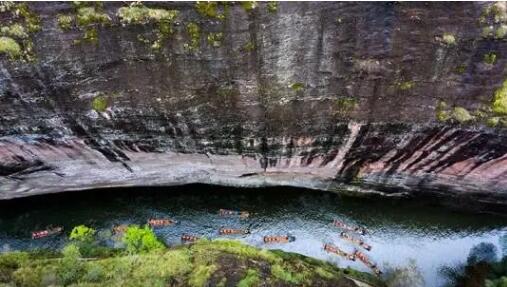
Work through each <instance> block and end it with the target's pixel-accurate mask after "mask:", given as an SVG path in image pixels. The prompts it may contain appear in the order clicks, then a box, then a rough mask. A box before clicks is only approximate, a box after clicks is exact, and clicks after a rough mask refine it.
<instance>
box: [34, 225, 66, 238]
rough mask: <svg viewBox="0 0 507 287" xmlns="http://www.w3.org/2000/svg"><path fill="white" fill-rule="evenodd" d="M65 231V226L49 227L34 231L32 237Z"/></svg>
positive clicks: (41, 236)
mask: <svg viewBox="0 0 507 287" xmlns="http://www.w3.org/2000/svg"><path fill="white" fill-rule="evenodd" d="M62 232H63V227H60V226H57V227H54V228H48V229H46V230H39V231H34V232H32V239H40V238H44V237H48V236H51V235H56V234H60V233H62Z"/></svg>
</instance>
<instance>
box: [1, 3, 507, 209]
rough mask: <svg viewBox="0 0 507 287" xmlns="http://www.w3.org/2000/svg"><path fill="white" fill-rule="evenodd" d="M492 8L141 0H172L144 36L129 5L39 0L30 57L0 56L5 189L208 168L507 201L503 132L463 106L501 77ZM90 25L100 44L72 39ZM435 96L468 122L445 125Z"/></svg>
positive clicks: (224, 177)
mask: <svg viewBox="0 0 507 287" xmlns="http://www.w3.org/2000/svg"><path fill="white" fill-rule="evenodd" d="M491 4H492V3H489V4H488V3H483V2H466V3H465V2H459V3H458V2H453V3H445V2H441V3H422V2H418V3H401V4H397V3H391V2H389V3H387V2H386V3H353V2H346V3H345V2H344V3H341V2H321V3H319V2H298V3H296V2H292V3H287V2H283V3H282V2H281V3H278V7H277V11H276V12H269V11H268V9H267V7H266V3H258V4H257V7H256V8H254V9H252V10H248V11H246V10H245V9H244V8H242V6H241V5H239V4H234V5H230V6H229V7H228V8H227V11H228V13H227V14H226V16H225V19H224V20H219V19H217V18H214V17H207V16H205V15H200V14H199V13H198V12H197V10H196V8H195V3H193V2H183V3H181V2H180V3H170V2H168V3H148V4H146V5H147V6H149V7H152V8H154V7H157V8H166V9H175V10H178V11H179V13H178V15H177V17H176V19H175V20H174V21H173V22H171V25H172V28H173V33H172V35H170V36H169V37H168V38H167V39H164V40H163V41H162V45H161V48H160V49H154V48H152V47H151V42H149V41H153V39H154V38H156V36H157V33H158V32H157V31H158V30H157V29H158V28H157V25H156V24H153V23H144V24H131V25H125V24H121V19H119V17H118V14H117V11H118V9H119V8H120V7H122V6H125V5H127V4H125V3H123V2H117V3H107V2H106V3H105V4H104V8H103V9H104V12H105V13H107V14H108V15H109V17H110V18H111V23H110V24H108V25H100V24H93V23H92V24H89V26H87V27H88V28H86V27H85V28H83V27H82V26H79V25H76V24H73V25H72V27H71V28H70V29H69V30H62V29H61V28H60V27H59V24H58V20H57V19H58V15H62V14H68V15H72V16H74V15H75V14H76V9H77V8H75V7H73V6H72V3H70V2H68V3H63V2H51V3H42V2H39V3H31V4H29V7H30V9H31V10H32V11H33V12H34V13H35V14H37V15H38V16H39V17H40V26H41V29H40V31H38V32H36V33H34V34H33V35H32V36H31V37H32V41H33V47H34V48H33V49H34V55H35V57H36V60H35V61H31V62H30V61H29V62H23V61H20V60H12V59H10V58H9V57H7V56H6V55H2V56H1V57H2V58H1V60H0V111H1V113H0V198H2V199H8V198H15V197H22V196H28V195H34V194H41V193H49V192H60V191H65V190H77V189H88V188H96V187H107V186H131V185H177V184H185V183H194V182H200V183H213V184H224V185H235V186H265V185H292V186H301V187H309V188H314V189H321V190H333V191H338V190H342V189H346V190H349V191H357V192H375V193H376V192H380V193H384V194H391V195H393V194H395V195H396V194H398V195H399V194H411V195H416V194H422V195H430V196H433V195H438V196H442V198H447V199H449V198H452V199H453V200H451V201H453V202H455V203H459V204H461V201H460V200H454V199H456V198H458V199H467V200H468V201H467V202H468V203H467V204H466V206H474V205H476V204H477V206H482V205H484V206H495V207H496V208H498V209H501V208H502V207H504V206H505V205H506V204H507V155H506V154H507V132H506V130H505V129H504V128H502V127H499V126H497V127H494V128H493V127H488V126H486V125H485V122H484V121H482V120H480V117H479V116H475V114H474V113H473V111H476V110H479V109H481V108H482V107H484V106H488V105H490V104H491V101H492V98H493V93H494V91H495V90H496V89H498V88H499V87H500V86H501V85H502V83H503V81H504V80H505V79H506V78H507V75H506V72H505V70H504V67H505V63H506V62H507V42H505V41H503V40H502V39H492V38H487V37H483V35H481V33H482V29H483V27H484V25H485V24H481V23H480V21H479V19H480V17H481V15H482V14H484V11H485V9H487V8H488V5H491ZM223 9H224V7H222V6H220V5H218V11H223ZM4 14H5V13H3V14H2V15H3V16H2V17H3V18H2V19H3V21H4V22H5V23H7V22H9V21H14V20H15V19H14V18H9V16H8V15H7V16H5V15H4ZM6 17H7V18H6ZM190 22H193V23H196V24H197V25H198V27H199V28H200V32H199V38H198V47H197V49H195V50H189V49H188V43H189V42H191V40H192V36H191V35H189V33H188V29H187V25H188V23H190ZM5 23H4V24H5ZM89 27H93V29H95V31H97V39H96V41H94V42H86V41H83V40H81V39H82V37H83V33H84V30H85V29H89ZM210 33H223V34H222V35H223V40H221V42H220V43H219V44H218V45H213V43H212V42H210V41H209V37H210V35H212V34H210ZM446 34H449V35H452V39H454V41H455V42H454V43H452V41H451V42H450V41H448V40H446V41H447V42H446V41H444V40H442V39H443V37H444V36H443V35H446ZM140 39H141V40H140ZM142 39H151V40H147V41H146V40H144V41H143V40H142ZM76 40H78V41H76ZM147 42H149V43H147ZM186 44H187V45H186ZM492 51H493V52H494V53H496V55H498V57H497V59H496V62H495V63H494V64H485V63H484V60H483V56H484V55H485V54H486V53H490V52H492ZM504 55H505V56H504ZM458 67H461V69H459V70H460V71H459V72H457V68H458ZM97 100H99V101H100V102H99V103H98V104H99V106H100V104H102V105H103V107H97V102H96V101H97ZM439 100H440V101H445V102H446V104H447V105H448V106H450V107H463V108H465V109H467V110H469V111H470V113H472V114H474V120H471V121H467V122H466V123H463V122H460V121H452V120H451V121H446V122H440V121H438V120H437V117H436V109H437V104H438V101H439ZM469 203H472V204H469ZM467 208H468V207H467Z"/></svg>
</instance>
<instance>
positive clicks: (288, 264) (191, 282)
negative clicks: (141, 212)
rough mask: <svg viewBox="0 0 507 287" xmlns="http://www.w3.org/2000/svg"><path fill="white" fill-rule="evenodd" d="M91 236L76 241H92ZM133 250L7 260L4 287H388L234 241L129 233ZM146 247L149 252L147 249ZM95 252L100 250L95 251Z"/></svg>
mask: <svg viewBox="0 0 507 287" xmlns="http://www.w3.org/2000/svg"><path fill="white" fill-rule="evenodd" d="M93 231H94V230H93V229H92V228H89V227H86V226H79V227H76V228H74V230H73V232H72V233H71V236H72V237H74V240H76V235H77V234H79V236H77V239H79V240H78V241H80V242H84V241H82V240H80V239H83V238H84V239H85V241H87V242H89V240H90V239H91V238H92V237H93V235H94V234H95V233H94V232H93ZM122 241H123V242H124V243H126V245H127V247H126V249H123V250H122V249H116V251H114V250H108V249H107V248H105V247H102V248H103V249H99V250H100V252H97V251H95V252H91V253H88V252H83V250H84V249H83V246H82V245H80V244H75V243H71V244H69V245H67V246H66V247H65V248H63V250H62V252H59V253H51V252H40V251H39V252H11V253H5V254H2V255H0V286H20V287H31V286H33V287H35V286H68V285H72V286H196V287H197V286H208V285H211V286H217V285H225V284H226V285H228V286H242V287H248V286H258V285H268V286H275V285H276V286H279V285H283V286H287V285H298V286H301V285H305V286H357V285H356V283H355V282H354V281H353V280H357V281H360V282H364V283H365V284H366V285H363V286H384V285H383V283H382V282H381V281H380V280H379V279H377V278H376V277H374V276H371V275H369V274H367V273H361V272H357V271H354V270H352V269H339V268H337V267H335V266H333V265H332V264H329V263H325V262H323V261H319V260H316V259H311V258H308V257H305V256H302V255H297V254H291V253H285V252H282V251H268V250H261V249H258V248H255V247H251V246H247V245H244V244H242V243H240V242H238V241H231V240H214V241H209V240H200V241H198V242H196V243H195V244H192V245H180V246H176V247H174V248H166V247H165V246H164V245H163V243H162V242H160V241H159V240H158V239H157V238H156V236H155V234H154V233H153V231H152V230H151V229H149V228H148V227H138V226H131V227H129V228H128V229H127V230H126V232H125V234H124V235H123V239H122ZM142 246H144V247H147V248H142ZM95 248H99V247H98V245H95Z"/></svg>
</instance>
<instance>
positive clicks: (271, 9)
mask: <svg viewBox="0 0 507 287" xmlns="http://www.w3.org/2000/svg"><path fill="white" fill-rule="evenodd" d="M266 6H267V8H268V12H269V13H276V11H277V10H278V2H276V1H269V2H268V4H267V5H266Z"/></svg>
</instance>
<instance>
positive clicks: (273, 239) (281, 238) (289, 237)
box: [263, 234, 296, 243]
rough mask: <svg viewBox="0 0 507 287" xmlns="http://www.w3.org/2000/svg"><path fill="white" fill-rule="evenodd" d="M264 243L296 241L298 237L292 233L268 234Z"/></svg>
mask: <svg viewBox="0 0 507 287" xmlns="http://www.w3.org/2000/svg"><path fill="white" fill-rule="evenodd" d="M263 240H264V243H289V242H294V241H296V237H295V236H292V235H289V234H287V235H266V236H264V239H263Z"/></svg>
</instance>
